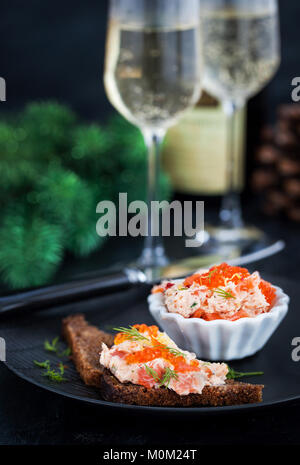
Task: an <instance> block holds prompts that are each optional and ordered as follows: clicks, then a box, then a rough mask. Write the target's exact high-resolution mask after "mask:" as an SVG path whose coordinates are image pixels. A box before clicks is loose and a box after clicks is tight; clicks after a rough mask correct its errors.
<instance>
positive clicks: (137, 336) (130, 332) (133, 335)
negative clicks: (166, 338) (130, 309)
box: [113, 326, 150, 342]
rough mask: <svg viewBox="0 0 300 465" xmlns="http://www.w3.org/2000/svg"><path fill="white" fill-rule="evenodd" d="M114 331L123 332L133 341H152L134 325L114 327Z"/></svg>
mask: <svg viewBox="0 0 300 465" xmlns="http://www.w3.org/2000/svg"><path fill="white" fill-rule="evenodd" d="M113 330H114V331H117V332H118V333H123V334H125V335H126V336H127V338H128V339H131V340H132V341H147V342H150V340H149V339H148V338H147V337H145V336H143V335H142V334H141V333H140V332H139V331H138V330H137V329H136V328H134V327H133V326H129V328H123V327H122V326H121V327H120V328H113Z"/></svg>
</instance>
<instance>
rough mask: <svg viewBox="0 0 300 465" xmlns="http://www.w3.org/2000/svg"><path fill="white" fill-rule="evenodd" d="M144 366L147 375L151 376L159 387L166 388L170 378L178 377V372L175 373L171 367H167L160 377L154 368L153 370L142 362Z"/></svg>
mask: <svg viewBox="0 0 300 465" xmlns="http://www.w3.org/2000/svg"><path fill="white" fill-rule="evenodd" d="M144 367H145V369H146V372H147V373H148V375H150V376H152V378H153V379H154V381H155V382H156V383H158V384H159V386H160V387H163V386H164V387H166V388H167V387H168V386H169V384H170V381H171V379H178V374H177V373H176V371H174V370H172V368H169V367H167V368H166V369H165V372H164V374H163V375H162V377H161V378H160V377H159V374H158V373H157V371H156V370H154V369H153V368H151V367H149V366H148V365H146V364H144Z"/></svg>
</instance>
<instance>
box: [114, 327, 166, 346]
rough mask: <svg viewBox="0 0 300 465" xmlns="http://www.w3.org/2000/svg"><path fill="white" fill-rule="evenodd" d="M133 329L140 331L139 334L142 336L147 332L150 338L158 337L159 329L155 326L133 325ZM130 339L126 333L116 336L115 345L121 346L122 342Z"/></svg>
mask: <svg viewBox="0 0 300 465" xmlns="http://www.w3.org/2000/svg"><path fill="white" fill-rule="evenodd" d="M133 328H135V329H137V330H138V331H139V333H141V334H143V333H145V332H146V331H147V332H148V333H149V335H150V337H151V336H154V337H156V336H157V334H158V327H157V326H155V325H152V326H147V325H145V324H142V325H133ZM128 339H130V336H128V334H126V333H118V334H117V335H116V337H115V339H114V344H115V345H118V344H121V343H122V342H124V341H127V340H128Z"/></svg>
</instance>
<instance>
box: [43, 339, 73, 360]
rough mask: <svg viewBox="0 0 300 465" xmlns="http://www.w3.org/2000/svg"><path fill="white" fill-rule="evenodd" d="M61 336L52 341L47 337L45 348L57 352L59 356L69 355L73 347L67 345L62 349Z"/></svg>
mask: <svg viewBox="0 0 300 465" xmlns="http://www.w3.org/2000/svg"><path fill="white" fill-rule="evenodd" d="M58 342H59V337H58V336H57V337H55V338H54V339H53V340H52V342H49V341H48V340H47V339H46V340H45V342H44V349H45V350H46V351H47V352H53V353H54V354H56V355H57V356H58V357H60V358H63V357H69V356H70V355H71V348H70V347H67V349H65V350H62V351H61V350H60V348H59V345H58Z"/></svg>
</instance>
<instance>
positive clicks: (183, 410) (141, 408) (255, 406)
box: [3, 361, 300, 415]
mask: <svg viewBox="0 0 300 465" xmlns="http://www.w3.org/2000/svg"><path fill="white" fill-rule="evenodd" d="M3 363H4V364H5V366H6V367H7V368H8V369H9V370H10V371H11V372H13V373H14V374H15V375H16V376H18V377H19V378H22V379H24V380H25V381H28V382H29V383H30V384H34V385H35V386H38V387H39V388H42V389H44V390H46V391H50V392H53V393H55V394H58V395H61V396H63V397H67V398H69V399H74V400H77V401H80V402H84V403H88V404H92V405H98V406H101V407H112V408H114V409H126V410H131V411H142V412H156V413H163V412H165V413H176V414H178V413H180V414H186V413H191V414H193V415H195V414H201V413H203V414H207V413H214V414H215V413H226V412H227V413H228V412H232V411H241V410H242V411H244V410H250V409H259V408H260V409H262V408H264V407H271V406H274V405H282V404H287V403H289V402H293V401H297V400H299V399H300V395H298V396H293V397H287V398H286V399H280V400H274V401H269V402H259V403H254V404H242V405H226V406H224V407H186V408H184V407H155V406H146V405H130V404H121V403H119V402H108V401H106V400H101V399H92V398H88V397H84V396H80V395H75V394H71V393H68V392H63V391H59V390H58V389H57V388H56V387H51V386H45V384H42V383H39V382H38V381H35V380H33V379H32V378H30V377H29V376H26V375H24V374H23V373H22V372H20V371H18V370H16V369H15V368H13V367H11V366H10V364H9V363H8V362H7V361H6V362H3Z"/></svg>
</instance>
